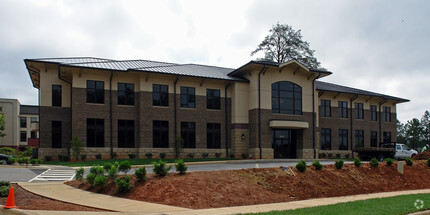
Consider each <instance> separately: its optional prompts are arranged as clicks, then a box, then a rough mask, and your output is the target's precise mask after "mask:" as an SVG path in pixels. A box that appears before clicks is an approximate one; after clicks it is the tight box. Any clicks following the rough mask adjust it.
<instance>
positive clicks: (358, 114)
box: [355, 103, 364, 119]
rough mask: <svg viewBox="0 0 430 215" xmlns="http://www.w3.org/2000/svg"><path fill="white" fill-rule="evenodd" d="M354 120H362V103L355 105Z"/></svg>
mask: <svg viewBox="0 0 430 215" xmlns="http://www.w3.org/2000/svg"><path fill="white" fill-rule="evenodd" d="M355 118H356V119H364V113H363V103H355Z"/></svg>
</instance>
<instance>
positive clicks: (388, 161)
mask: <svg viewBox="0 0 430 215" xmlns="http://www.w3.org/2000/svg"><path fill="white" fill-rule="evenodd" d="M385 163H386V164H387V166H392V165H393V159H391V158H387V159H385Z"/></svg>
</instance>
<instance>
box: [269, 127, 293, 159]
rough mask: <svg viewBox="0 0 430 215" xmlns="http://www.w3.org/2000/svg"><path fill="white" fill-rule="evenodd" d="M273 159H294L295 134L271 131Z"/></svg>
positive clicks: (286, 131) (290, 131) (276, 130)
mask: <svg viewBox="0 0 430 215" xmlns="http://www.w3.org/2000/svg"><path fill="white" fill-rule="evenodd" d="M272 146H273V151H274V158H296V132H295V131H294V130H279V129H274V130H273V131H272Z"/></svg>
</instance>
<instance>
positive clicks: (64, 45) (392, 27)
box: [0, 0, 430, 122]
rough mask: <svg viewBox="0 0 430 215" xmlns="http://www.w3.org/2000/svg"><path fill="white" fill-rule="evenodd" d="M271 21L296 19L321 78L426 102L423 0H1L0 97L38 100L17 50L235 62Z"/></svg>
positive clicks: (404, 116)
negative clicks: (326, 72) (320, 68)
mask: <svg viewBox="0 0 430 215" xmlns="http://www.w3.org/2000/svg"><path fill="white" fill-rule="evenodd" d="M277 22H279V23H281V24H289V25H291V26H292V27H293V28H294V29H295V30H299V29H301V31H302V35H303V39H304V40H306V41H308V42H309V43H310V47H311V48H312V49H314V50H315V51H316V52H315V54H316V57H317V58H318V60H319V61H320V62H321V63H322V66H323V67H324V68H326V69H328V70H329V71H331V72H333V74H332V75H331V76H329V77H326V78H323V79H322V81H326V82H331V83H336V84H340V85H345V86H351V87H355V88H360V89H364V90H369V91H374V92H379V93H383V94H388V95H391V96H396V97H401V98H406V99H409V100H411V102H408V103H403V104H399V105H398V106H397V110H398V118H399V119H400V120H401V121H402V122H406V121H407V120H409V119H411V118H413V117H416V118H421V116H422V115H423V113H424V111H425V110H429V109H430V108H429V104H430V96H429V94H430V84H429V82H430V78H429V74H430V69H429V68H430V67H429V65H428V64H427V63H430V54H429V50H430V40H429V39H430V1H426V0H422V1H418V0H408V1H406V0H403V1H395V0H386V1H383V0H380V1H374V0H369V1H364V0H360V1H353V0H351V1H346V0H337V1H336V0H332V1H322V0H313V1H304V0H300V1H297V0H294V1H288V0H279V1H277V0H264V1H250V0H247V1H238V0H234V1H233V0H228V1H223V0H216V1H201V0H200V1H199V0H197V1H161V0H157V1H95V0H93V1H91V0H82V1H81V0H73V1H72V0H69V1H49V0H41V1H22V0H1V1H0V29H1V33H0V98H17V99H18V100H19V101H20V102H21V104H37V89H35V88H33V87H32V84H31V81H30V78H29V75H28V72H27V70H26V68H25V65H24V62H23V59H26V58H43V57H83V56H88V57H101V58H112V59H118V60H123V59H146V60H155V61H167V62H174V63H198V64H207V65H214V66H221V67H229V68H238V67H240V66H242V65H243V64H245V63H247V62H249V61H250V60H253V59H254V58H256V57H258V56H253V57H251V56H250V53H251V52H252V51H253V50H254V49H255V48H256V47H257V45H258V44H259V43H260V42H261V41H262V40H263V39H264V37H265V35H267V34H268V31H269V29H270V28H271V27H272V25H274V24H276V23H277Z"/></svg>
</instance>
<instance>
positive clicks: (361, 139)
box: [355, 130, 364, 147]
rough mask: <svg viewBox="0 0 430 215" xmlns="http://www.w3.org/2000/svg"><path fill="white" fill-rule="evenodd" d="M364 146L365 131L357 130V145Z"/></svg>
mask: <svg viewBox="0 0 430 215" xmlns="http://www.w3.org/2000/svg"><path fill="white" fill-rule="evenodd" d="M363 146H364V131H363V130H355V147H363Z"/></svg>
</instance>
